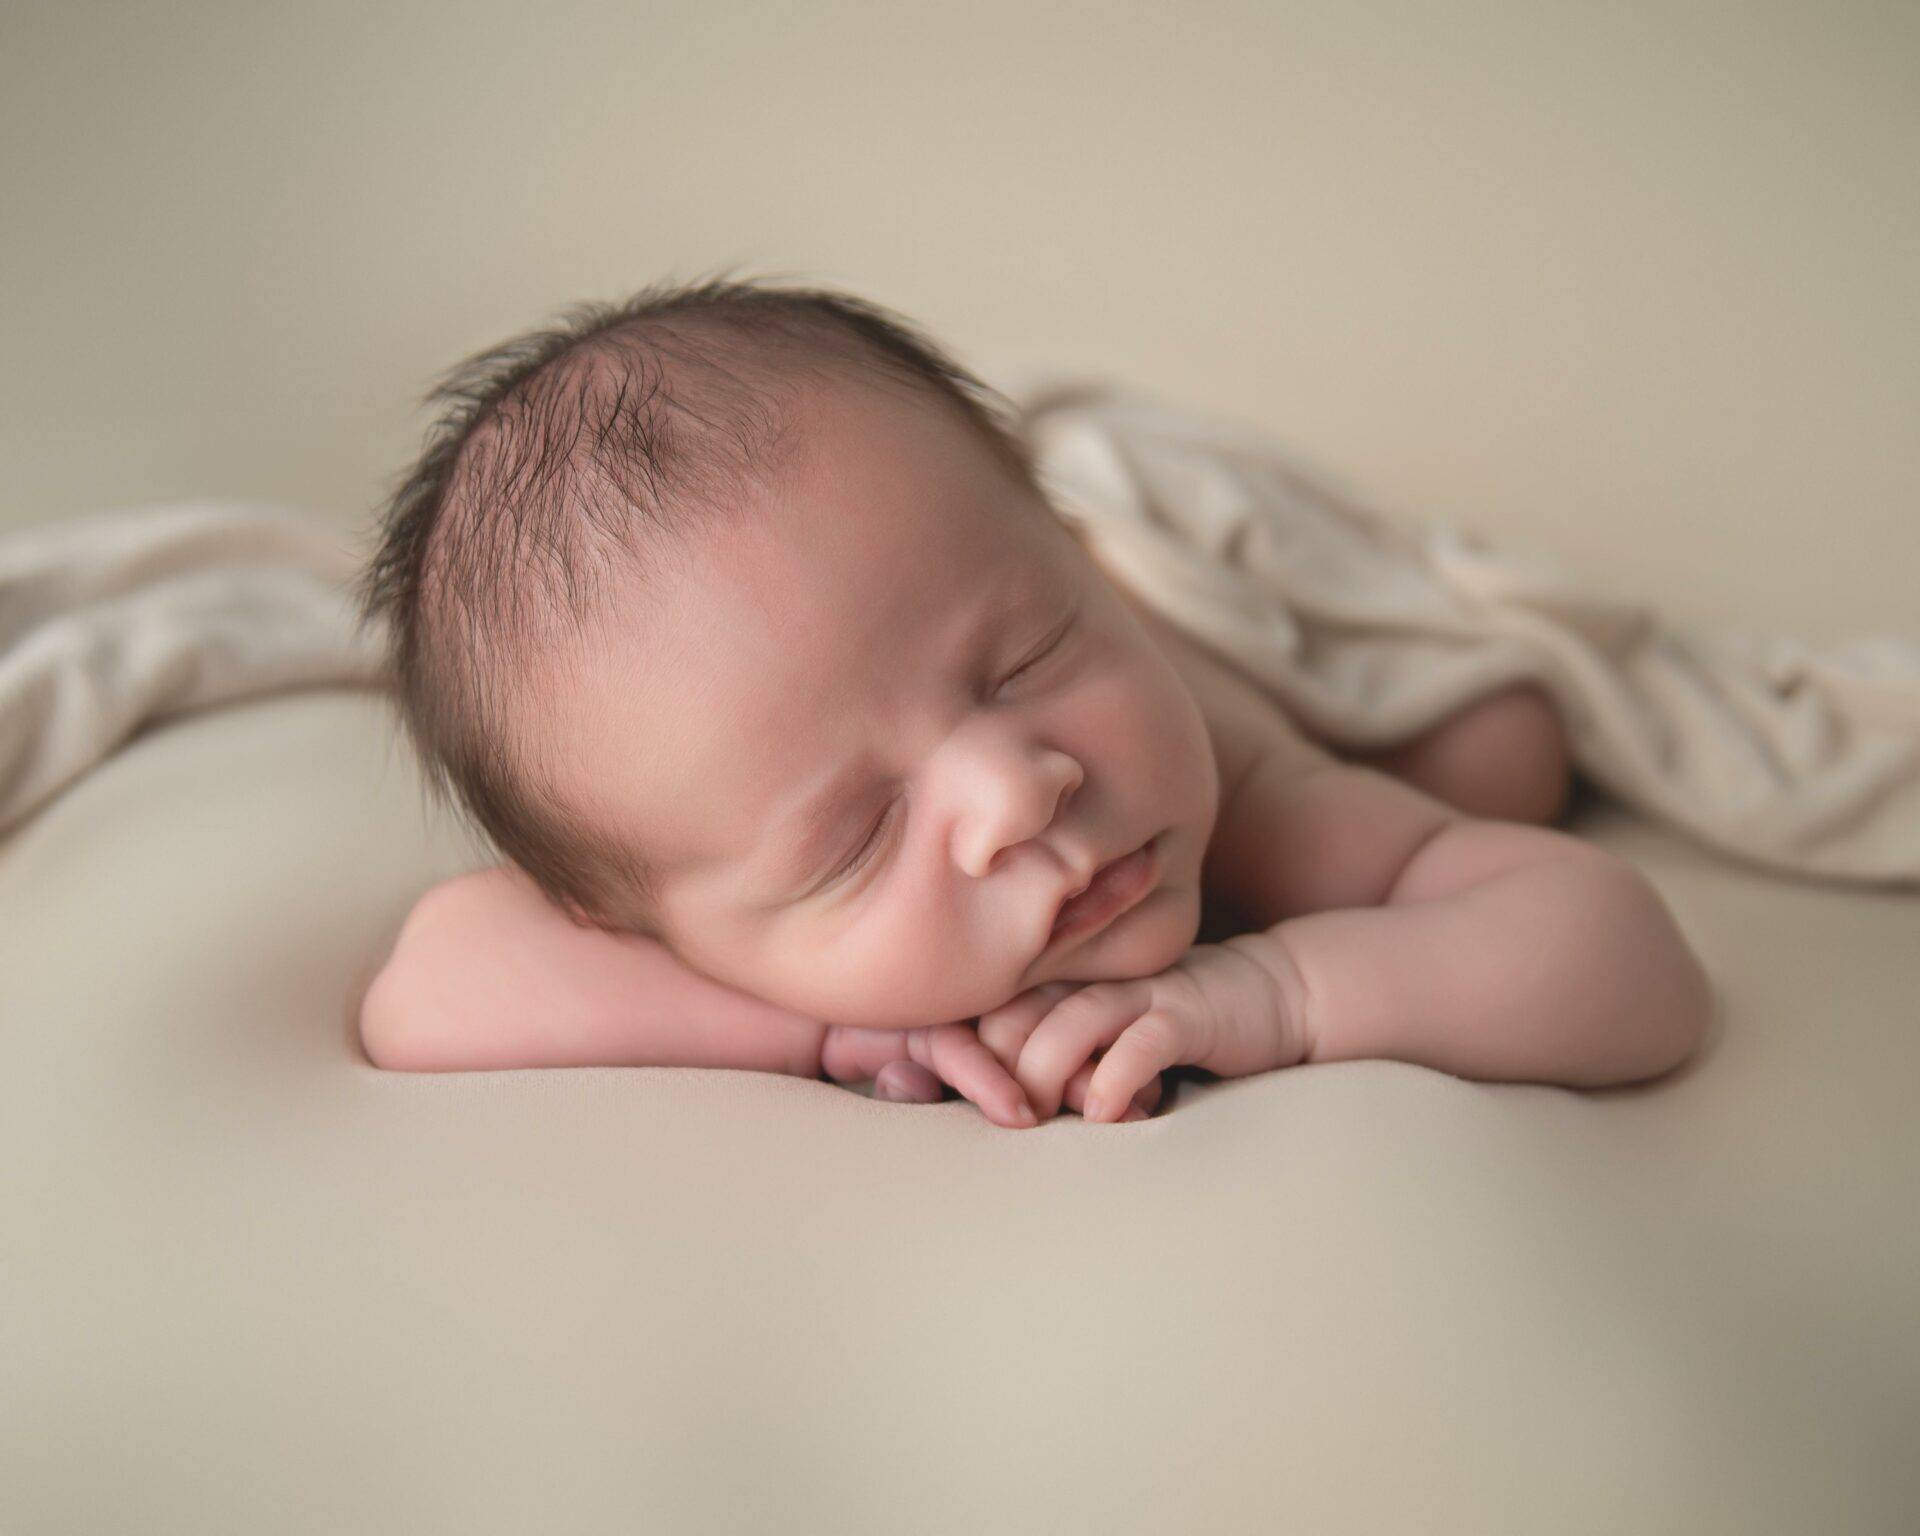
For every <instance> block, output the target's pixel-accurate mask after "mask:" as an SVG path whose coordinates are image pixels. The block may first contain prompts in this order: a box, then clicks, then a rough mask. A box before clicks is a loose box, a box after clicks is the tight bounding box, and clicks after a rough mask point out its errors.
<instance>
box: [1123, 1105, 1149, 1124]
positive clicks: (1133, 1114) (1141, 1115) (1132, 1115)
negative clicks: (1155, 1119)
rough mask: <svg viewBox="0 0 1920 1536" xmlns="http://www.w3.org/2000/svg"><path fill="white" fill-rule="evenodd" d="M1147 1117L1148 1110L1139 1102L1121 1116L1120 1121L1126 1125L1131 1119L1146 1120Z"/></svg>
mask: <svg viewBox="0 0 1920 1536" xmlns="http://www.w3.org/2000/svg"><path fill="white" fill-rule="evenodd" d="M1146 1118H1147V1112H1146V1111H1145V1110H1144V1109H1142V1108H1141V1107H1140V1106H1139V1105H1138V1104H1136V1105H1134V1106H1133V1108H1132V1109H1130V1110H1128V1111H1127V1112H1126V1113H1125V1114H1124V1115H1122V1116H1121V1117H1120V1123H1121V1124H1122V1125H1125V1124H1126V1123H1127V1122H1128V1121H1129V1120H1144V1119H1146Z"/></svg>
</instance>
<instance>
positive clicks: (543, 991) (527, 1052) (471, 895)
mask: <svg viewBox="0 0 1920 1536" xmlns="http://www.w3.org/2000/svg"><path fill="white" fill-rule="evenodd" d="M360 1037H361V1043H362V1045H363V1046H364V1047H365V1049H366V1052H367V1056H368V1059H369V1060H371V1061H372V1062H373V1063H374V1065H375V1066H378V1067H383V1068H386V1069H388V1070H392V1071H410V1072H470V1071H485V1070H489V1069H500V1068H511V1067H570V1066H660V1067H725V1068H737V1069H741V1070H746V1071H757V1072H783V1073H788V1074H791V1075H793V1076H797V1077H820V1076H822V1075H823V1074H824V1075H825V1076H827V1077H830V1078H832V1079H833V1080H834V1081H835V1082H841V1083H852V1082H864V1081H866V1080H867V1079H868V1078H873V1079H875V1084H874V1089H875V1097H876V1098H883V1099H895V1100H906V1101H918V1102H933V1101H937V1100H938V1099H939V1098H940V1097H941V1096H942V1094H941V1089H942V1085H946V1086H951V1087H952V1088H954V1089H956V1090H957V1091H958V1092H959V1093H960V1094H961V1095H962V1096H963V1097H965V1098H967V1099H968V1100H970V1101H971V1102H973V1103H974V1104H976V1105H978V1106H979V1107H980V1109H981V1110H982V1112H983V1113H985V1114H986V1115H987V1117H988V1118H989V1119H991V1120H992V1121H994V1123H995V1124H998V1125H1002V1126H1027V1125H1032V1124H1034V1120H1033V1117H1032V1115H1031V1114H1030V1113H1029V1112H1028V1109H1027V1103H1026V1099H1025V1097H1024V1096H1023V1095H1022V1094H1021V1092H1020V1088H1019V1085H1018V1084H1017V1083H1015V1082H1014V1081H1013V1078H1012V1077H1011V1076H1010V1075H1009V1074H1008V1073H1007V1071H1006V1070H1005V1069H1004V1068H1003V1067H1002V1066H1001V1065H1000V1063H999V1062H998V1060H996V1059H995V1058H994V1057H993V1056H992V1055H991V1053H989V1052H988V1051H986V1050H985V1049H984V1047H982V1046H981V1045H980V1043H979V1040H978V1037H977V1036H976V1034H975V1032H974V1029H973V1026H972V1025H971V1024H970V1023H967V1024H947V1025H936V1026H929V1027H926V1028H921V1029H913V1030H879V1029H852V1028H848V1027H846V1026H842V1025H831V1026H830V1025H826V1024H823V1023H820V1022H818V1021H816V1020H812V1019H808V1018H805V1017H803V1016H801V1015H799V1014H796V1013H792V1012H790V1011H788V1010H787V1009H784V1008H780V1007H777V1006H775V1005H774V1004H772V1003H768V1002H766V1001H764V1000H762V999H760V998H758V997H755V996H753V995H751V994H750V993H746V992H742V991H739V990H738V989H736V988H733V987H729V986H726V985H724V984H722V983H720V982H716V981H714V980H712V979H711V978H710V977H707V976H703V975H701V974H700V973H699V972H697V971H694V970H691V969H689V968H688V967H687V966H685V965H683V964H682V963H681V961H680V960H679V958H678V957H677V956H676V955H674V953H673V952H672V951H671V950H669V949H668V948H667V947H666V946H664V945H662V944H659V943H657V942H655V941H654V940H651V939H646V938H642V937H639V936H637V935H630V934H611V933H606V932H603V931H601V930H599V929H593V928H584V927H581V926H580V925H578V924H576V923H575V922H573V921H572V920H571V919H570V918H569V917H567V916H566V914H565V913H563V912H562V911H561V910H560V909H559V908H558V907H556V906H554V905H553V904H552V903H551V902H549V901H548V900H547V899H546V897H545V895H544V894H542V892H541V891H540V889H539V887H538V886H536V885H535V884H534V883H533V881H532V880H530V879H528V878H527V876H526V875H525V874H524V873H522V872H521V871H520V870H518V869H516V868H514V867H513V866H511V865H501V866H499V867H496V868H492V869H482V870H475V871H473V872H471V873H469V874H465V875H460V876H457V877H455V878H454V879H452V880H449V881H447V882H445V883H444V884H442V885H438V886H435V887H434V888H433V889H432V890H430V891H428V892H427V893H426V895H424V896H422V897H421V898H420V900H419V901H418V902H416V903H415V905H414V908H413V910H412V912H411V913H409V914H408V917H407V920H406V922H405V923H404V924H402V926H401V930H400V935H399V937H398V939H397V940H396V941H395V944H394V949H393V953H392V955H391V956H389V957H388V960H387V963H386V965H385V966H384V967H383V968H382V969H381V971H380V973H379V974H378V975H377V976H376V977H375V978H374V980H373V983H372V985H371V986H370V987H369V988H368V990H367V995H366V997H365V999H364V1000H363V1001H362V1004H361V1008H360ZM1085 1086H1086V1082H1085V1079H1084V1078H1083V1079H1082V1080H1081V1081H1080V1082H1078V1083H1077V1084H1076V1085H1075V1088H1076V1092H1075V1094H1074V1096H1073V1097H1072V1099H1071V1103H1072V1104H1073V1106H1074V1107H1075V1108H1077V1107H1078V1105H1079V1097H1078V1095H1079V1092H1081V1091H1084V1089H1085ZM1153 1086H1154V1088H1155V1089H1156V1090H1157V1087H1158V1082H1157V1079H1156V1082H1155V1084H1154V1085H1153ZM1152 1097H1153V1098H1157V1092H1155V1093H1154V1094H1153V1095H1152ZM1145 1098H1147V1096H1145V1095H1143V1099H1145ZM1149 1107H1151V1104H1150V1103H1149Z"/></svg>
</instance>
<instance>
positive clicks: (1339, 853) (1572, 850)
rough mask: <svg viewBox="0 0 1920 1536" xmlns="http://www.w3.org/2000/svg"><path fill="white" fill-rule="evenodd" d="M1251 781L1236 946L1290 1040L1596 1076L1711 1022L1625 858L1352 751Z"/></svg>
mask: <svg viewBox="0 0 1920 1536" xmlns="http://www.w3.org/2000/svg"><path fill="white" fill-rule="evenodd" d="M1256 777H1257V776H1256ZM1248 794H1249V796H1250V799H1249V801H1248V802H1247V805H1246V814H1247V815H1248V816H1249V818H1250V825H1254V826H1257V827H1258V828H1259V832H1260V841H1259V844H1258V847H1259V848H1260V849H1261V850H1263V851H1262V852H1261V853H1259V854H1256V855H1253V856H1252V857H1251V859H1250V861H1249V862H1248V863H1247V864H1246V865H1245V867H1244V868H1243V870H1242V871H1241V875H1242V879H1241V892H1240V894H1241V896H1242V898H1243V899H1245V900H1247V901H1248V906H1247V908H1246V910H1248V911H1249V912H1250V913H1253V914H1257V916H1256V922H1257V923H1259V924H1262V925H1263V926H1261V927H1259V928H1258V930H1257V931H1255V932H1253V933H1249V934H1245V935H1242V936H1240V937H1239V938H1236V939H1233V940H1229V941H1228V942H1229V944H1231V945H1232V946H1233V947H1235V948H1239V949H1241V950H1242V951H1243V952H1245V953H1246V954H1248V955H1250V956H1252V957H1253V958H1255V959H1256V960H1259V961H1260V962H1261V963H1262V964H1263V965H1264V966H1265V967H1266V969H1267V970H1268V971H1269V972H1270V973H1271V974H1272V975H1273V977H1274V979H1275V982H1276V986H1277V989H1278V994H1279V997H1280V1000H1281V1002H1282V1004H1283V1006H1284V1009H1285V1011H1286V1013H1287V1014H1288V1015H1289V1016H1290V1019H1291V1026H1292V1027H1291V1028H1290V1029H1289V1030H1287V1031H1286V1032H1285V1033H1286V1035H1287V1036H1288V1043H1287V1045H1286V1047H1285V1048H1286V1049H1287V1050H1288V1051H1293V1050H1298V1049H1301V1048H1304V1052H1305V1055H1304V1059H1305V1060H1308V1061H1344V1060H1351V1059H1353V1058H1357V1057H1384V1058H1390V1059H1393V1060H1398V1061H1410V1062H1416V1063H1419V1064H1421V1065H1423V1066H1430V1067H1437V1068H1439V1069H1440V1070H1442V1071H1445V1072H1451V1073H1453V1074H1455V1075H1456V1076H1459V1077H1467V1078H1478V1079H1483V1080H1489V1081H1523V1082H1550V1083H1563V1084H1566V1085H1568V1086H1572V1087H1601V1086H1605V1085H1608V1084H1614V1083H1628V1082H1636V1081H1639V1080H1641V1079H1644V1078H1649V1077H1656V1076H1658V1075H1660V1074H1661V1073H1664V1072H1666V1071H1669V1070H1670V1069H1672V1068H1673V1067H1675V1066H1677V1065H1678V1064H1679V1063H1680V1062H1682V1061H1684V1060H1685V1059H1686V1058H1687V1057H1688V1056H1690V1055H1691V1054H1692V1053H1693V1052H1694V1050H1695V1049H1696V1048H1697V1047H1698V1046H1699V1044H1700V1042H1701V1040H1702V1038H1703V1037H1704V1035H1705V1033H1706V1030H1707V1028H1708V1025H1709V1023H1710V1021H1711V1017H1712V1012H1713V988H1712V983H1711V981H1710V979H1709V978H1708V976H1707V974H1706V971H1705V969H1704V968H1703V967H1702V965H1701V963H1700V961H1699V959H1698V957H1697V956H1696V955H1695V954H1694V952H1693V950H1692V949H1691V948H1689V946H1688V944H1687V941H1686V939H1685V937H1684V936H1683V935H1682V934H1681V932H1680V929H1679V927H1678V925H1677V924H1676V923H1675V921H1674V918H1673V914H1672V913H1671V912H1670V911H1669V909H1668V908H1667V905H1666V903H1665V902H1664V901H1663V900H1662V898H1661V896H1660V893H1659V892H1658V890H1656V889H1655V887H1654V886H1653V884H1652V882H1651V881H1649V880H1648V879H1647V878H1646V877H1645V876H1644V875H1643V874H1642V873H1641V872H1640V871H1639V870H1638V869H1636V868H1635V867H1634V866H1633V865H1632V864H1630V863H1628V862H1627V861H1626V860H1624V859H1621V858H1619V857H1617V856H1616V855H1614V854H1612V853H1609V852H1608V851H1607V850H1605V849H1602V848H1598V847H1596V846H1594V845H1593V844H1591V843H1585V842H1582V841H1580V840H1579V839H1578V838H1574V837H1571V836H1568V835H1567V834H1566V833H1563V832H1557V831H1554V830H1552V829H1549V828H1545V827H1535V826H1522V825H1519V824H1517V823H1513V822H1505V821H1482V820H1476V819H1474V818H1471V817H1466V816H1462V815H1460V814H1459V813H1458V812H1457V811H1455V810H1454V809H1453V808H1452V807H1450V806H1447V805H1444V804H1442V803H1441V802H1440V801H1438V800H1435V799H1434V798H1433V797H1432V796H1430V795H1426V794H1423V793H1422V792H1421V791H1419V790H1417V789H1414V788H1412V787H1411V786H1409V785H1406V784H1403V783H1401V782H1399V781H1398V780H1397V779H1394V778H1391V777H1389V776H1388V775H1386V774H1384V773H1381V772H1378V771H1377V770H1375V769H1372V768H1366V767H1356V766H1353V765H1350V764H1323V765H1321V766H1319V767H1317V768H1310V769H1307V770H1306V771H1298V770H1297V769H1294V770H1287V769H1283V768H1280V767H1278V766H1276V767H1275V769H1274V771H1273V772H1272V774H1271V775H1270V776H1269V777H1268V778H1267V779H1266V780H1265V781H1264V782H1252V783H1250V785H1249V789H1248ZM1295 1059H1296V1060H1297V1059H1301V1058H1299V1057H1297V1056H1296V1058H1295ZM1271 1064H1272V1065H1291V1064H1292V1063H1291V1062H1287V1061H1277V1062H1273V1063H1271ZM1256 1070H1258V1068H1256Z"/></svg>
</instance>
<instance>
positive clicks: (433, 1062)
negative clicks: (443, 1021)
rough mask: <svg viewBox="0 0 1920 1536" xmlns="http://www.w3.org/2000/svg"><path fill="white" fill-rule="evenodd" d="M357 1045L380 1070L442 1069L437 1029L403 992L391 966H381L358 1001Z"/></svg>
mask: <svg viewBox="0 0 1920 1536" xmlns="http://www.w3.org/2000/svg"><path fill="white" fill-rule="evenodd" d="M360 1049H361V1050H363V1051H364V1052H366V1056H367V1060H368V1061H370V1062H372V1063H373V1064H374V1065H375V1066H376V1067H379V1068H380V1069H381V1070H382V1071H384V1072H439V1071H444V1070H446V1061H445V1056H446V1051H445V1047H444V1042H443V1040H442V1038H441V1036H440V1033H439V1031H437V1030H435V1029H433V1028H431V1027H430V1025H429V1022H428V1020H427V1018H426V1016H425V1013H424V1011H423V1010H422V1009H420V1008H419V1007H417V1006H415V1004H414V1000H413V999H412V998H410V997H408V996H407V995H406V988H405V986H404V985H403V984H402V983H401V982H400V981H399V979H398V978H396V976H395V974H394V970H393V967H392V966H388V967H387V968H386V969H384V970H382V971H381V972H380V974H379V975H378V976H376V977H374V979H373V985H372V986H370V987H369V988H367V995H366V997H365V998H363V999H362V1000H361V1003H360Z"/></svg>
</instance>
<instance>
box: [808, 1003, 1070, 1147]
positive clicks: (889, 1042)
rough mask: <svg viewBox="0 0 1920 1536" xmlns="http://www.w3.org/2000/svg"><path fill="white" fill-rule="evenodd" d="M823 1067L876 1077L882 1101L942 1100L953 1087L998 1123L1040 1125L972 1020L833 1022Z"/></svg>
mask: <svg viewBox="0 0 1920 1536" xmlns="http://www.w3.org/2000/svg"><path fill="white" fill-rule="evenodd" d="M820 1066H821V1070H822V1071H824V1072H825V1073H826V1075H827V1076H828V1077H830V1078H832V1079H833V1080H834V1081H835V1082H840V1083H856V1082H865V1081H866V1080H867V1079H868V1078H871V1079H873V1093H874V1097H875V1098H877V1099H887V1100H891V1101H894V1102H896V1103H907V1104H938V1103H939V1102H940V1100H941V1098H942V1097H943V1096H944V1093H945V1086H946V1085H949V1084H950V1085H951V1086H952V1087H953V1088H955V1089H956V1090H958V1092H959V1093H960V1095H961V1097H962V1098H965V1099H967V1100H969V1101H970V1102H972V1103H974V1104H977V1105H978V1106H979V1107H980V1111H981V1113H982V1114H984V1115H985V1116H986V1117H987V1118H988V1119H989V1120H991V1121H992V1122H993V1123H994V1124H995V1125H1003V1126H1008V1127H1012V1128H1018V1129H1026V1128H1028V1127H1031V1126H1034V1125H1037V1124H1038V1123H1039V1121H1038V1120H1037V1119H1036V1118H1035V1116H1034V1113H1033V1110H1032V1109H1031V1108H1030V1107H1029V1106H1028V1104H1027V1096H1026V1094H1025V1093H1023V1092H1022V1091H1021V1088H1020V1085H1019V1084H1018V1083H1017V1082H1015V1081H1014V1080H1013V1077H1012V1075H1011V1074H1010V1073H1008V1071H1007V1069H1006V1068H1005V1067H1004V1066H1002V1065H1001V1063H1000V1061H999V1059H998V1058H997V1057H995V1056H994V1054H993V1053H992V1052H991V1051H989V1050H988V1049H987V1048H986V1047H985V1046H984V1045H982V1044H981V1043H980V1037H979V1036H978V1035H977V1034H975V1032H974V1028H973V1025H972V1023H971V1022H968V1023H963V1024H932V1025H927V1026H925V1027H923V1028H920V1029H856V1028H854V1027H852V1026H851V1025H846V1024H835V1025H831V1026H830V1027H829V1028H828V1030H827V1033H826V1038H825V1039H824V1040H823V1041H822V1042H821V1045H820Z"/></svg>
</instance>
